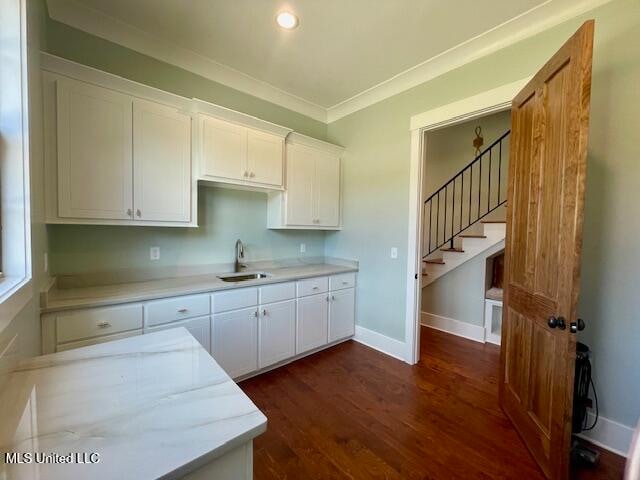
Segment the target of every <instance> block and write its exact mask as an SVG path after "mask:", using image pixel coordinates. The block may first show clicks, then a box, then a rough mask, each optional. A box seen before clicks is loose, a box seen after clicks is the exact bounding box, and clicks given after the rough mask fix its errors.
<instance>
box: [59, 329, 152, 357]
mask: <svg viewBox="0 0 640 480" xmlns="http://www.w3.org/2000/svg"><path fill="white" fill-rule="evenodd" d="M137 335H142V330H132V331H129V332H124V333H116V334H114V335H103V336H101V337H93V338H88V339H86V340H79V341H77V342H68V343H62V344H60V345H57V346H56V352H64V351H65V350H72V349H74V348H80V347H88V346H89V345H97V344H98V343H107V342H112V341H114V340H120V339H123V338H129V337H135V336H137Z"/></svg>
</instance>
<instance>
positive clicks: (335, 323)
mask: <svg viewBox="0 0 640 480" xmlns="http://www.w3.org/2000/svg"><path fill="white" fill-rule="evenodd" d="M330 295H331V296H330V297H329V300H330V301H329V342H333V341H335V340H339V339H341V338H346V337H351V336H352V335H354V334H355V333H356V319H355V300H356V295H355V289H353V288H347V289H346V290H339V291H337V292H332V293H331V294H330Z"/></svg>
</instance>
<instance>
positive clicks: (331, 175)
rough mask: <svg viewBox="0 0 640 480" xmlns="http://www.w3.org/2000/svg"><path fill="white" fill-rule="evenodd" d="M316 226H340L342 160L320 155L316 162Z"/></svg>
mask: <svg viewBox="0 0 640 480" xmlns="http://www.w3.org/2000/svg"><path fill="white" fill-rule="evenodd" d="M315 217H316V224H318V225H320V226H323V227H337V226H338V225H340V158H339V157H334V156H332V155H322V154H319V155H318V156H317V160H316V214H315Z"/></svg>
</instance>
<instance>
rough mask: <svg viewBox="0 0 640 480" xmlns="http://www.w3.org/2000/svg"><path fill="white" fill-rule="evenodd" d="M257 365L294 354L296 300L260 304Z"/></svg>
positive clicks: (268, 363)
mask: <svg viewBox="0 0 640 480" xmlns="http://www.w3.org/2000/svg"><path fill="white" fill-rule="evenodd" d="M258 332H259V337H260V338H259V342H258V345H259V347H258V351H259V359H258V360H259V361H258V367H259V368H265V367H268V366H270V365H273V364H274V363H278V362H280V361H282V360H286V359H287V358H289V357H293V356H294V355H295V354H296V301H295V300H288V301H286V302H279V303H271V304H267V305H261V306H260V323H259V328H258Z"/></svg>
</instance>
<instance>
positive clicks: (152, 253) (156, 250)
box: [149, 247, 160, 260]
mask: <svg viewBox="0 0 640 480" xmlns="http://www.w3.org/2000/svg"><path fill="white" fill-rule="evenodd" d="M149 259H150V260H160V247H151V248H150V249H149Z"/></svg>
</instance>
